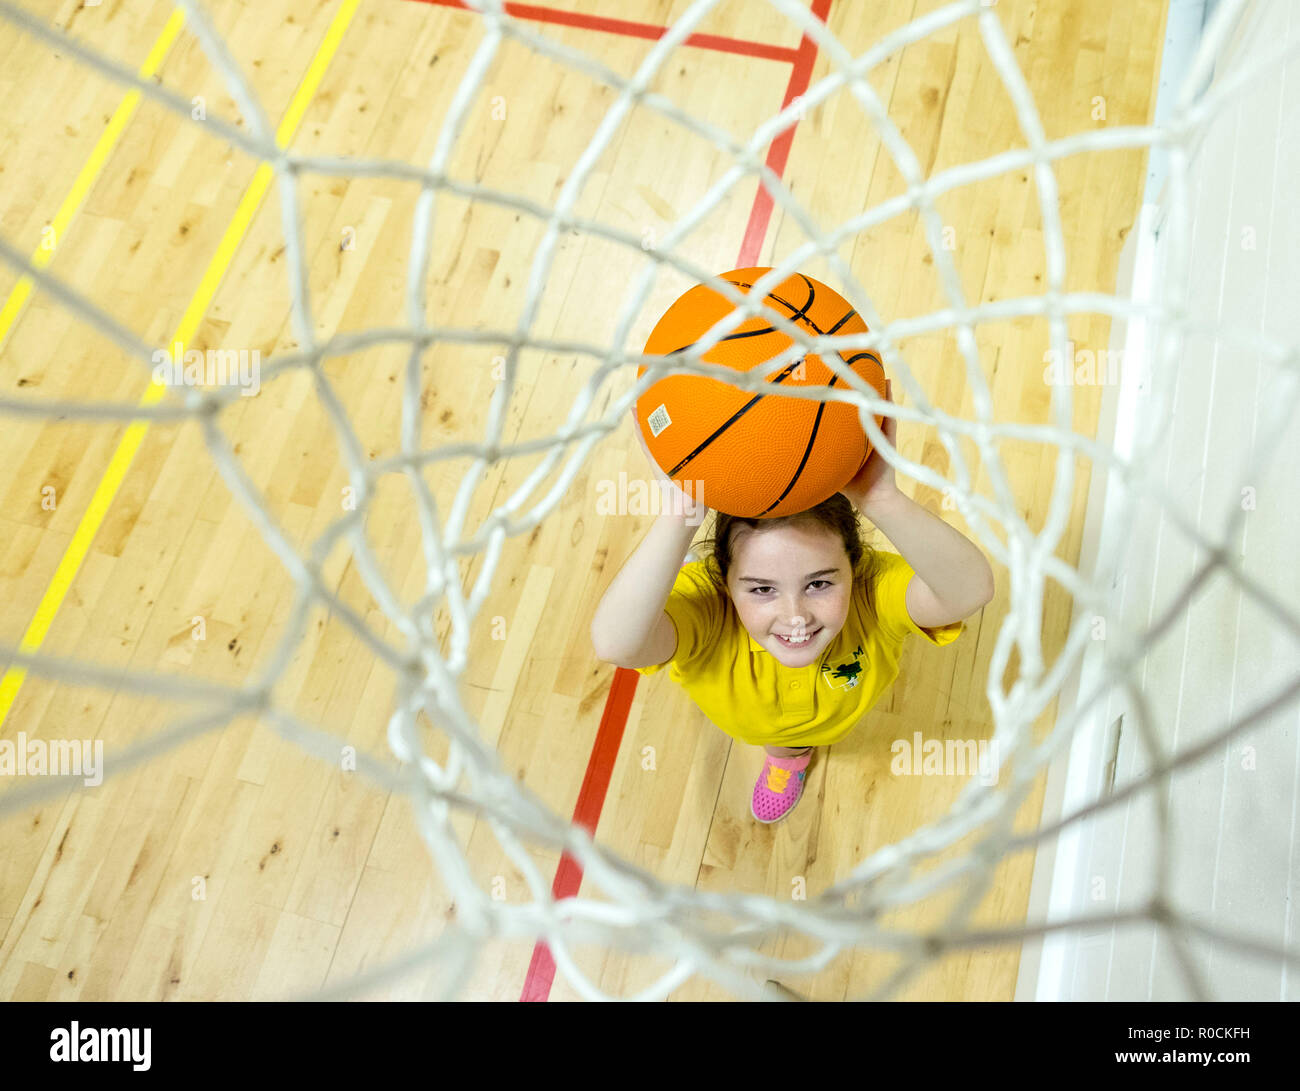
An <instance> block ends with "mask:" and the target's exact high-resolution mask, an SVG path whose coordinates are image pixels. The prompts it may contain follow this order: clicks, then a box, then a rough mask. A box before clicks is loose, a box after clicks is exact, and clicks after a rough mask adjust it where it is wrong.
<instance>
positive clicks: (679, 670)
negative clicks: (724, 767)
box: [636, 550, 966, 746]
mask: <svg viewBox="0 0 1300 1091" xmlns="http://www.w3.org/2000/svg"><path fill="white" fill-rule="evenodd" d="M876 555H877V557H878V571H877V575H876V581H875V598H874V601H875V606H876V615H877V619H878V624H877V623H876V622H873V621H872V618H871V615H870V613H869V612H868V608H867V603H866V585H865V583H864V582H863V581H858V582H856V583H855V584H854V586H853V594H852V599H851V602H850V606H849V614H848V617H847V618H846V619H845V621H844V627H843V628H842V629H841V630H840V631H839V633H837V634H836V636H835V637H834V638H833V639H832V640H831V642H830V644H829V645H828V646H827V648H826V650H825V651H824V652H823V653H822V655H821V658H820V659H819V660H817V662H815V663H810V664H809V665H808V666H806V667H787V666H785V665H784V664H782V663H778V662H777V660H776V657H775V656H774V655H772V653H771V652H769V651H768V650H767V649H766V648H764V647H763V646H762V645H761V644H760V643H759V642H758V641H757V640H755V639H754V638H753V637H752V636H750V635H749V630H747V629H746V628H745V627H744V625H742V624H741V621H740V615H739V614H737V613H736V607H735V604H734V603H733V602H732V601H731V596H730V595H728V594H725V593H720V592H719V591H718V590H717V589H716V588H715V586H714V585H713V583H712V582H711V581H710V580H709V578H708V576H707V574H706V572H705V565H706V563H707V562H706V561H693V562H691V563H690V564H687V565H683V566H682V569H681V571H679V572H678V573H677V580H676V582H675V583H674V584H673V589H672V591H670V592H669V594H668V601H667V603H665V605H664V609H665V611H667V613H668V616H669V617H670V618H671V619H672V622H673V627H674V628H675V629H676V630H677V650H676V651H675V652H674V653H673V657H672V658H671V659H670V660H668V662H667V663H660V664H658V665H656V666H649V667H638V668H636V669H637V671H638V672H639V673H640V674H654V673H655V672H657V671H660V670H663V668H664V667H665V666H669V667H670V669H669V671H668V677H669V678H671V679H672V680H673V681H674V682H677V683H678V684H679V685H680V686H681V687H682V688H683V689H685V690H686V692H687V693H688V694H690V696H691V699H692V700H693V701H694V702H695V703H696V704H697V705H699V706H700V710H701V711H702V712H703V713H704V714H705V715H706V716H707V717H708V718H709V719H710V720H711V721H712V722H713V723H714V724H716V725H717V726H718V727H720V728H721V729H722V730H723V731H725V732H726V733H727V734H728V735H731V736H732V737H733V738H736V739H739V740H740V741H741V742H745V743H750V744H752V745H755V746H829V745H830V744H831V743H834V742H838V741H839V740H840V739H842V738H844V736H845V735H847V734H848V733H849V732H850V731H852V730H853V728H854V726H855V725H856V724H857V722H858V721H859V720H860V719H861V718H862V716H863V715H864V714H865V713H866V712H867V710H868V709H870V708H871V707H872V706H873V705H874V704H875V703H876V700H877V699H878V698H879V697H880V695H881V694H882V693H884V692H885V690H886V689H888V688H889V686H890V684H891V683H892V682H893V681H894V679H895V678H897V677H898V661H899V658H900V657H901V656H902V652H903V641H904V640H905V639H906V638H907V637H908V636H909V635H911V634H912V633H918V634H920V635H921V636H923V637H925V639H926V640H928V641H929V642H930V643H931V644H934V645H936V646H939V647H942V646H943V645H945V644H951V643H952V642H953V641H954V640H956V639H957V637H959V636H960V635H961V634H962V632H963V631H965V628H966V623H965V622H964V621H956V622H953V623H952V624H951V625H945V626H943V627H942V628H939V629H922V628H921V627H920V626H919V625H917V624H916V623H915V622H914V621H913V620H912V618H911V616H910V615H909V614H908V612H907V605H906V600H905V596H906V594H907V585H908V583H909V581H910V580H911V579H912V577H913V576H914V575H915V574H916V573H915V571H914V570H913V569H912V566H911V565H909V564H908V563H907V562H906V561H905V560H904V559H903V558H902V557H901V556H899V555H898V554H897V553H887V552H884V551H880V550H877V554H876Z"/></svg>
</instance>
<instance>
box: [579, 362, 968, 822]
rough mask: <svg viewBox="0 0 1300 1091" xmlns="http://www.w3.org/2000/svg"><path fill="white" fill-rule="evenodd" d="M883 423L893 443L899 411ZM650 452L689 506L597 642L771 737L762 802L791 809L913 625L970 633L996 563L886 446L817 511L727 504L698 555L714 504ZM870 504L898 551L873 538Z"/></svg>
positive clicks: (724, 724)
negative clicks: (821, 754) (890, 457)
mask: <svg viewBox="0 0 1300 1091" xmlns="http://www.w3.org/2000/svg"><path fill="white" fill-rule="evenodd" d="M886 397H889V386H888V385H886ZM633 427H634V430H635V433H636V436H637V438H638V440H640V441H641V447H642V450H645V441H644V439H642V437H641V430H640V428H636V427H635V421H634V422H633ZM883 431H884V433H885V436H886V438H887V439H888V440H889V442H890V444H891V445H894V444H895V443H896V439H895V437H896V436H897V433H898V424H897V422H896V421H895V420H894V418H893V417H887V418H885V423H884V425H883ZM646 458H647V459H648V460H649V462H650V465H651V467H652V469H654V471H655V472H656V474H657V476H658V477H659V479H660V481H661V482H664V483H666V484H667V487H668V488H669V489H670V490H676V493H677V498H680V504H681V505H682V506H679V507H676V508H674V509H673V512H672V513H670V514H664V515H660V516H659V517H658V518H657V520H656V522H655V523H654V525H653V526H652V527H651V529H650V532H649V533H648V534H647V535H646V538H645V541H643V542H642V543H641V545H640V546H639V547H638V548H637V550H636V552H635V553H633V554H632V556H631V557H630V558H628V561H627V564H625V565H624V566H623V569H622V571H621V572H619V574H618V575H617V576H616V577H615V579H614V581H613V583H611V584H610V586H609V589H608V590H607V591H606V592H605V595H604V597H603V598H602V599H601V601H600V605H599V606H598V607H597V608H596V614H595V617H594V618H593V620H592V625H591V639H592V645H593V647H594V648H595V650H596V654H597V655H598V656H600V658H601V659H602V660H605V661H606V662H610V663H614V664H616V665H618V666H621V667H628V668H632V669H635V670H637V671H638V672H639V673H641V674H653V673H655V672H656V671H658V670H661V669H662V668H663V667H665V666H667V665H668V664H669V663H671V664H672V668H671V670H670V671H669V677H670V678H672V679H673V681H675V682H677V683H678V684H679V685H681V686H682V687H683V688H684V689H685V690H686V692H687V693H688V694H690V696H691V698H692V700H694V701H695V703H696V704H697V705H698V706H699V707H700V709H701V711H702V712H703V713H704V714H705V715H706V716H707V717H708V718H709V719H710V720H711V721H712V722H713V723H714V724H716V725H717V726H718V727H719V728H721V729H722V730H723V731H725V732H726V733H727V734H728V735H731V736H732V737H733V738H736V739H739V740H740V741H741V742H745V743H750V744H752V745H755V746H762V747H763V748H764V750H765V751H766V754H767V757H766V760H765V761H764V763H763V769H762V772H761V773H760V774H759V777H758V781H757V783H756V784H755V785H754V794H753V799H752V801H751V803H750V811H751V813H752V814H753V815H754V817H755V818H756V819H757V820H758V821H760V822H767V823H771V822H776V821H778V820H779V819H782V818H784V817H785V816H786V815H787V814H789V813H790V811H791V809H792V808H793V807H794V805H795V804H796V803H797V802H798V801H799V797H800V796H801V795H802V794H803V784H804V777H805V774H806V771H807V768H808V763H809V762H810V760H811V758H812V752H813V748H814V747H818V746H830V745H831V744H832V743H835V742H838V741H839V740H840V739H842V738H844V736H845V735H847V734H848V733H849V732H850V731H851V730H852V729H853V727H854V725H855V724H856V723H857V722H858V721H859V720H860V719H861V718H862V716H863V715H864V714H865V713H866V712H867V710H868V709H870V708H871V707H872V706H873V705H874V704H875V703H876V701H877V699H878V698H879V697H880V695H881V694H882V693H884V691H885V690H886V689H887V688H888V687H889V685H890V684H891V683H892V682H893V681H894V679H895V678H896V677H897V676H898V661H899V657H900V656H901V654H902V649H903V641H904V640H905V638H906V637H907V636H908V635H910V634H912V633H919V634H920V635H921V636H923V637H925V639H927V640H929V641H930V642H931V643H932V644H935V645H940V646H942V645H944V644H950V643H952V642H953V641H954V640H956V639H957V637H958V636H959V635H960V634H961V633H962V631H963V630H964V629H965V625H964V624H963V621H962V619H963V618H966V617H969V616H970V615H971V614H973V613H975V612H976V611H978V610H979V609H980V608H981V607H982V606H984V604H985V603H987V602H989V601H990V600H991V599H992V598H993V571H992V569H991V568H990V567H989V563H988V561H987V560H985V558H984V555H983V554H982V553H981V552H980V550H979V549H978V548H977V547H976V546H975V545H974V543H972V542H971V541H970V540H969V539H967V538H965V537H963V536H962V535H961V534H960V533H958V531H956V530H955V529H954V528H952V527H950V526H949V525H948V524H947V523H945V522H944V521H943V520H942V519H939V518H937V517H936V516H934V515H931V514H930V513H929V512H927V511H926V510H925V509H924V508H922V507H920V506H919V505H918V504H916V503H914V502H913V501H912V500H910V499H908V497H906V496H905V495H904V494H903V493H902V492H901V491H900V490H899V489H898V487H897V486H896V485H895V483H894V471H893V468H892V467H891V466H890V465H889V463H887V462H886V461H885V460H884V459H883V458H881V457H880V456H879V455H875V454H873V455H872V457H871V458H869V459H868V460H867V462H866V464H865V465H864V466H863V468H862V469H861V470H860V471H859V472H858V474H857V476H856V477H854V479H853V480H852V481H850V482H849V484H848V485H847V486H845V488H844V489H843V490H842V491H841V492H839V493H836V494H835V495H834V496H832V497H831V498H830V499H828V500H824V501H823V502H822V503H820V504H818V505H817V506H816V507H815V508H810V509H809V510H808V511H805V512H800V513H799V514H797V515H790V516H784V517H781V518H776V519H744V518H737V517H735V516H731V515H727V514H725V513H722V512H718V513H716V524H715V528H714V537H713V538H712V539H711V540H710V541H709V542H707V543H705V544H706V545H708V546H710V547H711V549H710V551H709V553H708V555H707V556H706V557H705V559H704V560H701V561H694V562H692V563H690V564H685V565H683V564H682V560H683V558H684V557H685V555H686V552H687V550H688V549H689V548H690V545H691V540H692V539H693V537H694V535H695V525H698V522H699V519H698V518H697V517H700V516H702V515H703V512H704V511H707V509H705V508H702V507H700V506H698V505H697V506H695V507H694V508H692V502H691V501H690V500H689V499H687V498H686V497H685V495H684V494H683V493H682V492H681V490H679V489H677V486H676V485H673V484H672V483H671V481H669V479H668V478H667V476H666V475H665V474H663V473H662V471H660V470H659V469H658V467H657V466H656V465H655V462H654V459H652V458H650V455H649V452H648V451H647V452H646ZM855 507H856V508H857V511H858V512H861V513H862V515H864V516H865V517H866V518H867V519H869V520H870V521H871V522H872V523H874V524H875V525H876V526H877V527H878V528H879V529H880V530H881V532H882V533H884V535H885V537H887V538H888V539H889V540H890V542H891V543H893V545H894V546H896V547H897V548H898V551H899V552H898V554H894V553H886V552H877V551H876V550H873V549H871V548H870V547H869V546H867V545H866V543H865V542H863V540H862V537H861V534H860V531H859V527H858V519H857V514H856V513H855V512H854V510H853V509H854V508H855ZM679 512H681V513H684V514H678V513H679ZM899 554H901V556H900V555H899Z"/></svg>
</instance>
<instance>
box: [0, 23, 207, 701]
mask: <svg viewBox="0 0 1300 1091" xmlns="http://www.w3.org/2000/svg"><path fill="white" fill-rule="evenodd" d="M184 25H185V12H184V11H183V10H182V9H181V8H176V9H175V10H174V11H173V12H172V14H171V18H170V19H168V20H167V25H166V26H164V27H163V28H162V33H161V34H159V35H158V40H157V41H155V42H154V44H153V48H152V49H150V50H149V56H147V57H146V58H145V59H144V64H142V65H141V66H140V68H139V70H138V71H137V72H136V75H137V76H139V77H140V78H141V79H142V80H147V79H152V78H153V75H154V73H155V72H157V71H158V69H159V68H160V67H161V66H162V62H163V59H164V58H165V57H166V56H167V51H168V50H169V49H171V47H172V45H173V44H174V43H175V41H176V35H178V34H179V33H180V32H181V27H182V26H184ZM142 97H143V96H142V95H141V94H140V92H139V91H137V90H136V89H135V88H134V87H133V88H131V90H130V91H128V92H127V93H126V95H125V96H124V97H123V98H122V101H121V102H120V103H118V106H117V109H116V110H114V111H113V116H112V117H111V118H110V119H109V122H108V126H107V128H105V129H104V131H103V132H102V133H100V135H99V140H98V141H96V143H95V146H94V148H92V149H91V152H90V158H89V159H87V160H86V163H85V165H84V166H83V167H82V168H81V173H80V174H78V175H77V179H76V181H75V182H73V183H72V189H70V190H69V191H68V195H67V196H66V197H65V198H64V199H63V204H61V205H60V206H59V211H58V212H56V213H55V214H54V219H53V220H51V221H50V227H51V228H52V229H53V232H54V239H53V244H52V245H51V246H49V247H46V246H43V245H42V246H38V247H37V248H36V252H35V253H34V254H32V257H31V263H32V264H33V265H35V266H36V268H38V269H44V268H45V267H46V266H47V265H49V263H50V262H51V261H52V260H53V259H54V252H55V251H56V250H57V249H58V247H59V242H60V241H61V240H62V238H63V232H64V231H66V230H67V228H68V225H69V224H70V223H72V217H73V216H75V215H76V214H77V213H78V212H80V211H81V206H82V203H83V202H84V201H85V200H86V195H87V194H88V193H90V187H91V186H93V185H94V184H95V181H96V180H97V179H98V178H99V172H100V171H102V170H103V169H104V164H105V163H107V162H108V157H109V156H110V155H112V154H113V149H114V147H116V145H117V142H118V141H119V140H120V139H121V137H122V133H123V132H124V131H125V130H126V126H127V123H128V122H129V121H130V120H131V118H132V116H133V115H134V114H135V108H136V107H137V106H139V105H140V99H141V98H142ZM31 294H32V279H31V277H29V276H26V275H24V276H23V278H22V280H20V281H19V282H18V283H17V285H15V286H14V290H13V291H12V292H10V293H9V298H8V299H6V300H5V305H4V307H3V308H0V346H3V345H4V341H5V338H6V337H7V336H8V334H9V331H10V330H11V329H12V328H13V324H14V323H15V322H16V321H17V320H18V313H19V312H20V311H21V310H22V309H23V304H24V303H26V302H27V297H28V296H30V295H31ZM0 719H3V717H0Z"/></svg>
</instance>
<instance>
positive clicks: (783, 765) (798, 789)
mask: <svg viewBox="0 0 1300 1091" xmlns="http://www.w3.org/2000/svg"><path fill="white" fill-rule="evenodd" d="M812 754H813V752H812V751H811V750H809V751H808V753H806V754H801V755H800V756H799V757H797V758H774V757H772V755H771V754H768V753H766V752H764V754H763V757H764V758H765V759H766V760H765V761H764V762H763V771H762V772H761V773H759V774H758V781H757V782H756V783H755V785H754V798H753V799H752V800H751V801H750V804H749V812H750V814H752V815H753V816H754V817H755V818H757V819H758V820H759V821H760V822H764V823H772V822H779V821H780V820H781V819H783V818H784V817H785V816H786V815H788V814H789V813H790V812H791V811H792V810H794V805H795V804H796V803H798V802H799V797H800V796H801V795H803V782H804V777H805V776H806V775H807V774H806V772H805V770H807V768H808V763H809V762H810V761H811V760H812Z"/></svg>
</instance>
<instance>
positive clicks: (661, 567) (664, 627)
mask: <svg viewBox="0 0 1300 1091" xmlns="http://www.w3.org/2000/svg"><path fill="white" fill-rule="evenodd" d="M629 419H630V421H631V424H632V434H633V435H634V436H635V437H636V440H637V443H639V444H640V446H641V451H642V453H643V454H644V455H645V458H646V462H648V463H649V464H650V469H651V471H652V472H653V473H654V476H655V479H656V481H657V482H658V485H659V489H660V491H661V493H662V494H663V495H664V496H665V498H666V503H665V506H664V507H665V510H664V514H662V515H660V516H659V517H658V518H657V519H655V522H654V525H653V526H652V527H651V528H650V532H649V533H648V534H647V535H646V536H645V540H644V541H642V543H641V544H640V545H639V546H637V548H636V552H635V553H633V554H632V556H630V557H629V558H628V559H627V563H626V564H625V565H623V570H622V571H621V572H620V573H619V574H618V575H617V576H615V577H614V582H613V583H611V584H610V585H609V587H608V589H607V590H606V591H605V595H604V597H603V598H602V599H601V600H600V604H599V605H598V606H597V607H596V613H595V615H594V616H593V617H592V620H591V645H592V647H593V648H594V649H595V652H596V654H597V655H598V656H599V657H600V658H601V659H603V660H604V661H605V662H607V663H630V662H632V661H633V660H640V661H641V662H638V663H637V664H636V665H638V666H644V665H646V664H648V663H651V662H653V663H662V662H664V660H666V659H667V658H668V657H669V656H671V655H672V654H673V651H674V649H675V647H676V643H677V630H676V629H674V628H673V623H672V620H671V619H670V618H669V617H668V615H667V614H666V613H665V612H664V605H665V604H666V603H667V602H668V594H669V592H670V591H672V589H673V584H675V583H676V582H677V573H678V571H679V570H680V569H681V567H682V561H684V560H685V559H686V551H687V550H688V549H690V548H691V542H692V541H693V540H694V539H695V531H696V529H697V528H698V527H699V525H700V523H701V522H702V521H703V519H704V516H705V513H706V512H707V511H708V510H709V509H708V508H707V507H706V506H705V504H704V502H703V497H701V498H700V499H698V500H694V499H691V498H688V497H687V496H686V494H685V493H683V492H682V491H681V490H680V489H679V488H678V487H677V486H676V485H675V484H674V483H673V482H672V481H671V480H670V479H669V477H668V475H667V474H665V473H664V472H663V470H661V469H660V468H659V467H658V465H657V464H656V463H655V460H654V459H653V458H652V457H651V456H650V451H649V450H648V449H647V448H646V442H645V437H644V436H643V435H642V434H641V429H640V427H639V426H638V424H637V421H636V410H635V409H633V410H632V412H631V413H630V414H629ZM652 640H653V641H654V645H653V646H652V647H651V646H648V645H649V644H650V642H651V641H652Z"/></svg>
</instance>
